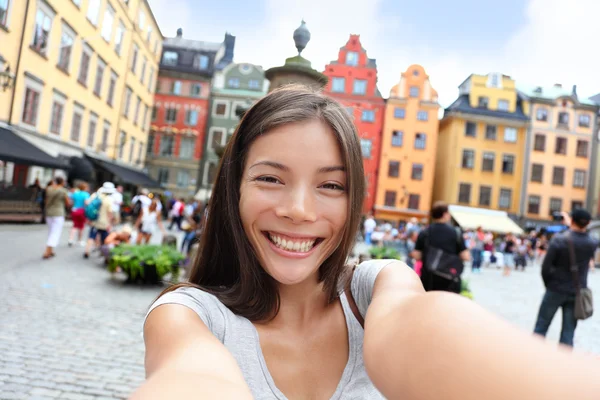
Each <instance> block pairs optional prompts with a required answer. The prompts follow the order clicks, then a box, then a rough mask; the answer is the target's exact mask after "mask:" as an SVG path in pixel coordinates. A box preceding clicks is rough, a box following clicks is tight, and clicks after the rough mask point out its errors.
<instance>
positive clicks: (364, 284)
mask: <svg viewBox="0 0 600 400" xmlns="http://www.w3.org/2000/svg"><path fill="white" fill-rule="evenodd" d="M388 265H398V266H399V267H400V268H402V267H406V268H409V267H408V266H406V264H404V263H403V262H401V261H399V260H393V259H382V260H368V261H363V262H362V263H360V264H358V265H357V266H356V268H355V269H354V272H353V274H352V282H351V285H350V290H351V292H352V297H353V298H354V301H355V302H356V305H357V307H358V309H359V311H360V314H361V315H362V316H363V318H364V316H365V315H366V313H367V308H368V307H369V304H370V303H371V298H372V297H373V288H374V287H375V280H376V279H377V276H378V275H379V273H380V272H381V270H383V269H384V268H385V267H387V266H388Z"/></svg>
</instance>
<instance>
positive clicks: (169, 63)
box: [161, 50, 179, 67]
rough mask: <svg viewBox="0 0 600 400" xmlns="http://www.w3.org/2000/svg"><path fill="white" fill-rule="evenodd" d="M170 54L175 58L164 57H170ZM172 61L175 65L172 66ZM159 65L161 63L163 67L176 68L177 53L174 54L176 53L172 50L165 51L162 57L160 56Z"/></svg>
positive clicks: (177, 61)
mask: <svg viewBox="0 0 600 400" xmlns="http://www.w3.org/2000/svg"><path fill="white" fill-rule="evenodd" d="M172 54H174V55H175V57H168V58H167V57H166V56H167V55H172ZM165 60H169V62H165ZM172 60H174V61H175V64H173V63H172V62H171V61H172ZM161 63H162V64H164V65H168V66H171V67H174V66H176V65H177V63H179V53H178V52H176V51H172V50H167V51H165V52H164V53H163V55H162V59H161Z"/></svg>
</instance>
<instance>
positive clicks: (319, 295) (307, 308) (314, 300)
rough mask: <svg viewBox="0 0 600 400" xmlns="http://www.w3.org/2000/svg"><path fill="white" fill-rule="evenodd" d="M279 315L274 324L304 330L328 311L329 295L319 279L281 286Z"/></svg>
mask: <svg viewBox="0 0 600 400" xmlns="http://www.w3.org/2000/svg"><path fill="white" fill-rule="evenodd" d="M279 298H280V307H279V313H277V316H276V317H275V318H274V319H273V320H272V321H271V323H273V324H277V325H280V324H281V325H283V326H286V327H292V328H304V327H307V326H308V325H309V322H311V321H314V320H315V319H316V318H315V317H316V316H318V315H320V314H322V313H323V312H324V311H325V310H326V309H327V306H328V304H327V294H326V293H325V292H324V291H323V284H322V283H319V282H318V280H317V277H316V276H315V277H314V278H312V279H309V280H306V281H305V282H302V283H299V284H296V285H279Z"/></svg>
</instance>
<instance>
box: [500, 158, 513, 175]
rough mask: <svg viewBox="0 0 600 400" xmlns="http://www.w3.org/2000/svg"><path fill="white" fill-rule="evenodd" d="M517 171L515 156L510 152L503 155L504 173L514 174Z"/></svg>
mask: <svg viewBox="0 0 600 400" xmlns="http://www.w3.org/2000/svg"><path fill="white" fill-rule="evenodd" d="M514 172H515V156H513V155H510V154H504V155H502V173H503V174H512V173H514Z"/></svg>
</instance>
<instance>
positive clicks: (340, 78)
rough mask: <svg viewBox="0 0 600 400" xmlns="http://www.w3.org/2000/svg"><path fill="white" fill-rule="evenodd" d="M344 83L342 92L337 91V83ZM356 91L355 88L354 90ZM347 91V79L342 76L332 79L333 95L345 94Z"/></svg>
mask: <svg viewBox="0 0 600 400" xmlns="http://www.w3.org/2000/svg"><path fill="white" fill-rule="evenodd" d="M340 81H341V82H342V90H339V88H338V89H336V85H335V83H336V82H338V83H339V82H340ZM353 89H354V88H353ZM345 91H346V78H344V77H341V76H334V77H333V78H331V92H332V93H344V92H345Z"/></svg>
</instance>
